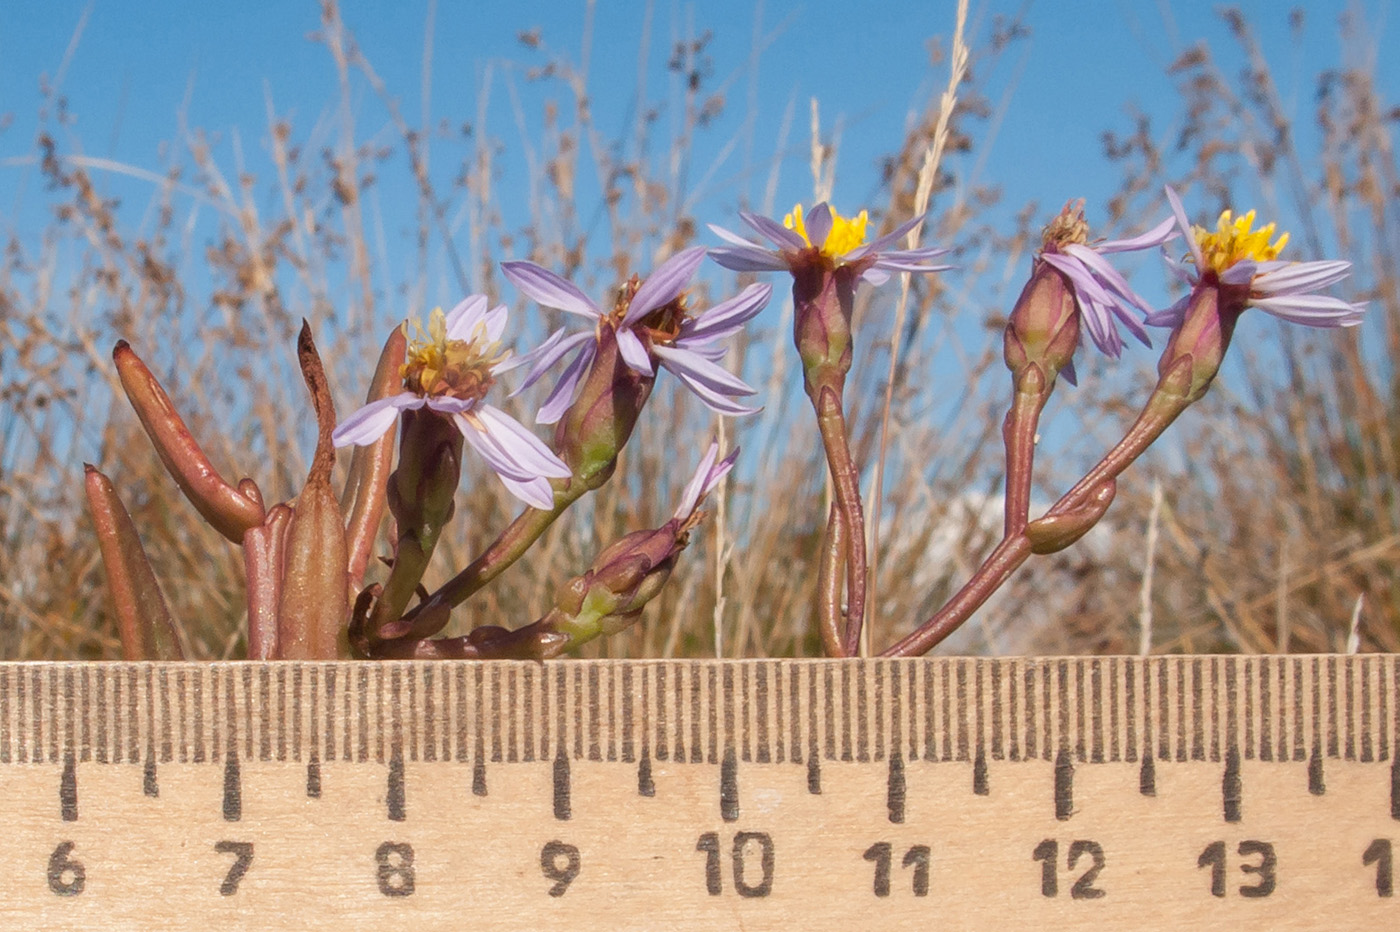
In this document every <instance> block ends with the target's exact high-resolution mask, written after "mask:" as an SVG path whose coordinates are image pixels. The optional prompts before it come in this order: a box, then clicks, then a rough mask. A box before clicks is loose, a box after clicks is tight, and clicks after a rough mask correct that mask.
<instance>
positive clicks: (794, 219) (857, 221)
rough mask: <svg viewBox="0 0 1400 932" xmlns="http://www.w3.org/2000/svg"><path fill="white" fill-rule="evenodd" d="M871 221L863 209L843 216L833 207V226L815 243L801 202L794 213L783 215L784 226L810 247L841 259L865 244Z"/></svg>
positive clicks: (830, 256) (794, 208)
mask: <svg viewBox="0 0 1400 932" xmlns="http://www.w3.org/2000/svg"><path fill="white" fill-rule="evenodd" d="M869 223H870V217H869V215H867V213H866V212H865V211H863V210H862V211H861V212H860V213H858V214H856V215H855V216H854V217H843V216H841V214H840V213H839V212H838V211H837V210H836V208H834V207H833V208H831V228H830V229H829V230H828V231H827V234H826V237H825V239H823V240H822V242H821V243H813V242H812V239H811V237H810V236H808V235H807V224H806V223H804V222H803V220H802V205H801V204H798V205H797V206H795V207H793V209H792V213H790V214H787V215H786V216H784V217H783V226H785V227H787V228H788V229H789V230H792V231H793V232H794V233H796V234H797V235H798V236H800V237H802V238H803V239H804V240H805V241H806V242H807V245H808V246H809V247H815V248H816V249H818V250H819V251H820V252H821V253H822V254H823V255H825V256H827V257H829V258H831V259H839V258H841V257H842V256H844V255H846V254H847V253H849V252H854V251H855V250H857V249H859V248H860V247H861V246H862V245H864V243H865V228H866V226H868V225H869Z"/></svg>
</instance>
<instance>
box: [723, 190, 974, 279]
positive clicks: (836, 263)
mask: <svg viewBox="0 0 1400 932" xmlns="http://www.w3.org/2000/svg"><path fill="white" fill-rule="evenodd" d="M739 217H740V219H742V220H743V221H744V222H745V223H746V224H748V225H749V226H750V227H751V228H752V229H753V230H754V231H755V232H756V233H758V235H759V236H761V237H763V238H764V239H766V240H768V242H769V243H771V244H772V246H773V247H775V248H770V247H767V246H763V245H761V244H759V243H755V242H753V241H752V240H747V239H744V238H743V237H742V236H739V235H737V234H735V233H731V232H729V231H728V230H726V229H724V228H723V227H717V226H715V225H714V224H710V229H711V231H713V232H714V234H715V235H716V236H718V237H719V238H720V239H722V240H724V241H725V243H726V244H727V245H724V246H720V247H717V248H715V249H711V250H710V258H712V259H714V260H715V261H716V262H718V263H719V264H720V265H722V266H724V267H725V268H727V269H733V270H734V271H736V272H780V271H786V272H791V271H794V270H795V269H798V268H801V267H804V266H810V264H811V263H812V261H813V259H814V258H815V259H817V260H819V261H821V262H822V263H824V264H825V265H826V267H827V268H830V269H835V268H842V267H845V268H850V269H853V270H854V271H855V272H856V274H858V275H859V276H860V277H861V278H863V279H865V280H866V281H868V282H870V283H871V284H872V285H879V284H882V283H884V281H885V280H886V279H888V278H889V273H890V272H941V271H943V270H944V269H947V268H949V266H946V265H931V264H930V261H931V260H932V259H935V258H937V257H938V256H941V255H943V254H944V253H946V252H947V250H946V249H938V248H936V247H921V248H918V249H892V248H890V247H892V246H894V245H895V244H896V243H897V242H898V240H899V239H900V238H901V237H903V236H905V235H906V234H907V233H908V232H909V231H910V230H912V229H914V227H915V226H917V225H918V224H919V223H920V222H922V221H923V219H924V218H923V217H922V216H919V217H915V218H913V219H912V220H909V221H907V222H905V223H902V224H900V225H899V226H898V227H896V228H895V229H894V230H891V231H890V232H889V233H886V234H885V235H884V236H880V237H877V238H875V239H874V240H872V241H870V242H868V243H867V242H866V241H865V240H866V236H867V235H868V232H869V230H868V228H869V225H870V217H869V215H868V214H867V213H866V212H865V211H863V210H862V211H861V212H860V213H858V214H856V215H854V216H851V217H843V216H841V214H839V213H837V212H836V211H835V210H833V209H832V207H831V205H830V204H827V203H826V202H825V201H823V202H822V203H820V204H817V205H816V206H815V207H813V208H812V209H811V210H810V211H804V210H803V209H802V205H801V204H798V205H797V206H795V207H794V208H793V209H792V212H791V213H789V214H787V215H786V216H785V217H784V218H783V222H782V223H778V222H777V221H776V220H772V219H770V218H768V217H763V216H759V215H758V214H751V213H748V212H746V211H740V212H739Z"/></svg>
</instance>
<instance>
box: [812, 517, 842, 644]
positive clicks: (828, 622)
mask: <svg viewBox="0 0 1400 932" xmlns="http://www.w3.org/2000/svg"><path fill="white" fill-rule="evenodd" d="M845 559H846V522H845V519H844V518H843V517H842V514H841V509H840V508H838V507H837V506H836V505H835V504H832V506H831V514H830V516H829V517H828V518H827V523H826V539H825V540H824V541H822V554H821V566H820V570H819V572H818V576H817V594H818V595H817V606H818V608H817V610H818V612H819V617H818V621H819V623H820V628H819V630H820V631H821V636H822V649H823V650H824V651H825V652H826V655H827V656H828V657H845V656H847V654H846V649H845V647H844V646H843V645H842V643H841V628H842V618H841V567H842V565H843V564H844V563H845Z"/></svg>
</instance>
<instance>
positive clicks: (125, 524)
mask: <svg viewBox="0 0 1400 932" xmlns="http://www.w3.org/2000/svg"><path fill="white" fill-rule="evenodd" d="M83 470H84V472H85V473H86V476H85V479H84V483H85V485H86V487H87V497H88V507H89V508H90V509H91V510H92V522H93V524H94V525H95V526H96V528H97V541H98V544H99V546H100V547H101V550H102V565H103V567H104V568H105V569H106V571H107V590H108V592H110V593H111V596H112V603H113V605H114V606H115V608H116V611H117V624H118V627H119V628H120V629H121V640H122V656H123V658H125V659H126V660H181V659H183V655H182V653H181V651H180V639H179V637H178V636H177V635H176V633H175V624H174V622H173V621H172V620H171V618H170V612H169V610H168V609H167V608H166V606H165V596H163V595H162V594H161V591H160V584H159V583H157V582H156V574H155V573H154V572H153V571H152V570H151V564H150V561H149V560H147V559H146V550H145V548H143V547H142V546H141V538H140V537H139V536H138V535H137V533H136V526H135V525H134V524H132V523H131V516H130V515H128V514H127V511H126V508H125V506H123V505H122V502H121V498H120V497H119V496H118V495H117V490H116V489H115V488H113V487H112V483H111V480H109V479H108V478H107V477H106V476H104V475H103V474H102V473H101V472H99V471H98V470H97V468H96V467H94V466H90V465H87V464H84V465H83Z"/></svg>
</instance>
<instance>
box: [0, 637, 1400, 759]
mask: <svg viewBox="0 0 1400 932" xmlns="http://www.w3.org/2000/svg"><path fill="white" fill-rule="evenodd" d="M371 671H374V672H371ZM1008 673H1010V674H1011V675H1009V676H1008V675H1007V674H1008ZM347 679H348V681H349V683H348V688H347V684H346V682H345V680H347ZM172 687H174V688H175V692H174V693H173V694H172ZM561 696H562V697H563V700H564V701H563V702H562V703H560V702H558V699H559V697H561ZM289 697H290V698H289ZM813 697H817V698H819V699H820V700H821V701H820V702H819V703H818V702H817V701H815V700H814V698H813ZM94 700H96V701H94ZM302 700H305V701H302ZM1294 700H1296V701H1294ZM308 703H309V707H308ZM639 703H640V705H639ZM546 709H547V710H548V712H547V713H546V711H545V710H546ZM1033 717H1036V718H1037V719H1038V720H1037V721H1036V722H1034V723H1033V722H1031V721H1030V719H1031V718H1033ZM132 722H135V725H136V727H135V728H132V727H130V725H131V723H132ZM1398 742H1400V654H1384V653H1371V654H1352V655H1347V654H1254V655H1243V654H1190V655H1155V656H1147V657H1141V656H1134V655H1098V656H1044V657H1019V656H1018V657H947V656H939V657H922V658H852V659H841V660H827V659H822V658H772V659H757V658H748V659H734V660H727V659H726V660H715V659H672V660H662V659H647V660H608V659H600V660H556V661H546V662H543V663H540V662H534V661H492V662H489V663H483V662H474V661H412V660H406V661H213V662H198V661H183V662H156V661H143V662H125V661H9V662H0V766H3V765H6V764H13V763H21V764H22V763H40V762H42V763H61V762H64V761H66V760H68V759H69V758H72V759H73V760H75V761H79V762H86V761H90V760H96V761H98V762H102V763H122V762H127V763H137V762H146V761H150V760H154V761H159V762H161V763H167V762H172V761H180V762H195V763H199V762H206V761H209V762H218V761H221V760H224V759H225V757H226V756H227V754H228V752H229V749H230V748H231V749H232V752H233V755H234V756H236V757H237V758H239V759H241V760H247V761H258V760H261V761H267V760H277V761H284V760H295V761H303V760H309V759H312V758H316V759H324V760H327V761H330V760H355V761H360V762H363V761H366V760H374V761H378V762H388V761H389V760H391V759H392V758H393V757H395V756H396V755H397V756H399V757H400V759H403V760H408V761H413V762H418V761H434V760H455V761H463V762H465V761H476V760H483V761H487V762H490V763H493V764H494V763H514V762H530V761H539V760H549V759H553V758H558V757H568V758H571V759H573V760H580V761H584V760H597V761H625V762H632V761H636V760H639V759H640V758H641V757H642V756H650V757H653V758H655V759H657V760H673V761H678V762H691V763H702V762H703V763H708V764H717V763H721V762H722V761H723V760H724V758H725V757H726V756H733V757H734V758H735V759H736V760H740V761H744V762H753V763H784V762H788V763H803V762H804V761H805V760H806V759H807V758H808V757H810V756H812V755H813V754H815V755H816V756H818V757H819V758H820V759H822V760H828V761H841V760H851V761H857V762H861V761H883V760H886V759H889V758H890V757H892V756H894V755H896V754H898V755H900V756H901V757H902V758H904V759H910V760H914V759H919V760H935V761H950V760H951V761H960V762H968V763H977V762H978V761H979V760H980V761H981V762H982V763H983V765H984V764H985V761H986V760H988V759H990V760H997V761H1001V760H1013V761H1014V760H1047V761H1048V760H1058V759H1061V758H1064V759H1067V760H1071V761H1073V762H1076V763H1099V762H1120V761H1121V762H1124V763H1132V762H1140V761H1141V759H1142V758H1143V757H1146V756H1150V757H1152V758H1154V759H1156V760H1161V761H1163V762H1168V761H1174V762H1185V761H1203V760H1208V761H1211V762H1220V761H1224V760H1227V759H1228V758H1229V756H1230V755H1231V754H1232V753H1233V754H1234V755H1236V756H1237V757H1239V758H1242V759H1244V760H1255V759H1257V760H1263V761H1275V760H1281V761H1293V762H1296V761H1302V760H1307V759H1310V758H1313V757H1318V758H1321V759H1329V760H1355V761H1359V762H1361V763H1373V762H1377V763H1378V762H1384V761H1389V760H1392V759H1393V758H1394V757H1395V748H1396V747H1397V743H1398ZM347 755H348V756H347Z"/></svg>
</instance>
